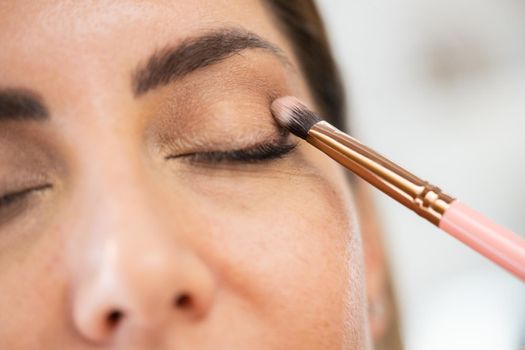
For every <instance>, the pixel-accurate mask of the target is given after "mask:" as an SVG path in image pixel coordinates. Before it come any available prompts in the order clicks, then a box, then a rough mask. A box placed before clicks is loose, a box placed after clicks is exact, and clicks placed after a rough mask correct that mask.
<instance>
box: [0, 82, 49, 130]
mask: <svg viewBox="0 0 525 350" xmlns="http://www.w3.org/2000/svg"><path fill="white" fill-rule="evenodd" d="M48 117H49V111H48V109H47V108H46V106H45V104H44V102H43V100H42V98H41V97H40V96H38V95H37V94H36V93H34V92H31V91H28V90H23V89H1V88H0V122H2V121H11V120H45V119H47V118H48Z"/></svg>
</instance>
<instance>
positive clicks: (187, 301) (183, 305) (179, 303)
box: [175, 293, 192, 309]
mask: <svg viewBox="0 0 525 350" xmlns="http://www.w3.org/2000/svg"><path fill="white" fill-rule="evenodd" d="M191 304H192V300H191V296H190V295H189V294H187V293H182V294H180V295H179V296H177V298H176V299H175V307H177V308H179V309H187V308H189V307H191Z"/></svg>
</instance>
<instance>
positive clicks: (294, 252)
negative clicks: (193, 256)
mask: <svg viewBox="0 0 525 350" xmlns="http://www.w3.org/2000/svg"><path fill="white" fill-rule="evenodd" d="M325 169H327V168H326V167H325ZM328 169H329V170H328V173H329V174H330V175H327V174H322V173H317V174H313V173H312V174H309V175H308V176H292V175H289V176H287V177H283V178H274V179H271V178H253V177H251V178H249V179H248V178H244V179H237V180H236V181H235V186H233V185H229V186H226V185H223V186H222V191H217V188H221V186H219V185H218V184H212V186H209V187H210V188H214V189H215V190H214V191H217V192H213V193H210V192H206V197H205V198H200V199H199V202H200V203H201V205H202V203H205V205H203V206H201V210H202V215H203V217H207V219H206V220H209V221H208V222H207V223H206V226H207V227H208V228H210V229H211V231H209V234H208V235H206V239H207V240H208V244H206V246H207V247H208V250H207V251H206V252H203V256H206V258H205V259H210V260H212V261H210V262H209V265H210V266H213V267H214V268H215V269H217V271H216V273H217V275H218V276H220V278H221V279H222V281H223V283H224V286H225V287H226V288H227V289H230V291H231V292H232V293H233V294H235V295H242V296H243V297H244V300H245V301H247V303H249V305H250V306H249V307H250V308H251V309H252V310H253V311H254V313H256V314H258V315H260V316H261V318H262V319H266V320H267V321H268V323H272V324H273V325H274V326H275V327H276V329H280V330H282V331H283V332H284V331H285V330H286V331H287V334H289V335H290V334H294V332H295V333H297V332H302V333H301V337H305V336H308V335H307V334H305V333H304V332H303V331H304V330H307V331H306V332H307V333H310V334H311V335H312V337H316V338H317V340H316V341H319V340H318V339H319V338H322V337H320V335H324V336H326V337H325V339H334V338H336V339H337V338H339V339H341V338H343V335H342V333H343V331H344V329H343V328H344V327H343V325H344V324H345V325H348V324H353V325H355V324H360V323H362V322H361V321H362V320H361V319H360V317H361V316H362V311H361V310H358V308H359V307H360V306H361V305H362V294H363V293H362V286H363V283H362V282H363V281H362V276H361V269H362V256H361V247H360V244H359V241H360V239H359V232H358V230H357V228H356V225H355V222H354V221H353V217H352V212H353V210H352V208H351V195H350V193H349V189H348V186H347V184H346V183H345V181H344V179H343V178H342V177H341V176H339V175H334V174H338V172H337V170H333V167H332V165H330V164H328ZM193 180H194V181H196V178H193ZM223 181H224V180H223ZM227 181H230V180H227ZM199 187H200V188H201V189H202V188H203V187H202V186H199ZM204 187H206V186H204ZM210 213H213V215H212V216H210ZM349 308H353V309H352V310H350V309H349ZM297 315H301V317H297ZM349 318H350V319H349ZM299 330H302V331H299ZM328 333H330V334H328ZM336 334H337V336H336Z"/></svg>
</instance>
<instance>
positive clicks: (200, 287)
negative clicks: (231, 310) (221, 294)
mask: <svg viewBox="0 0 525 350" xmlns="http://www.w3.org/2000/svg"><path fill="white" fill-rule="evenodd" d="M139 202H141V203H143V202H144V201H139ZM123 207H126V209H125V210H124V209H123ZM133 208H135V209H133ZM139 209H140V210H139ZM134 214H135V215H134ZM179 219H180V218H179ZM179 219H178V218H173V217H171V220H170V218H162V215H160V214H158V215H152V211H151V210H145V209H144V207H143V206H142V205H136V206H133V205H131V206H130V205H123V203H115V205H111V204H109V205H101V206H99V209H98V210H97V211H96V213H93V214H92V215H90V222H89V223H86V224H85V225H83V226H84V227H88V228H89V229H88V230H87V232H86V230H85V229H84V230H81V231H84V232H82V233H81V234H80V235H79V236H80V237H82V238H79V239H78V240H76V241H75V243H74V244H73V245H75V246H76V247H73V248H72V249H71V250H72V251H73V255H72V261H73V263H72V266H73V277H72V280H73V286H72V287H73V298H72V299H73V300H72V304H73V305H72V317H73V322H74V325H75V327H76V329H77V331H78V332H79V333H80V334H81V335H82V336H83V337H84V338H85V339H87V340H88V341H90V342H93V343H97V344H106V343H109V342H114V341H116V339H128V340H129V339H131V338H134V339H137V337H146V338H147V336H148V335H151V334H152V333H155V334H157V335H158V334H159V332H161V333H162V332H164V333H166V332H168V331H169V330H175V329H176V328H177V326H178V327H179V328H182V327H186V326H187V325H192V324H196V323H199V322H202V321H203V320H204V319H205V318H206V316H207V314H208V313H209V310H210V309H211V306H212V304H213V299H214V294H215V288H216V285H215V280H214V276H213V274H212V273H211V270H210V268H209V266H208V265H207V264H206V262H205V261H204V260H203V259H201V257H199V254H198V252H197V250H198V249H193V248H194V247H192V244H191V242H189V241H188V240H184V239H181V236H182V235H181V232H180V231H184V230H188V229H189V228H191V227H192V225H191V219H188V218H186V220H185V221H184V225H183V224H182V222H181V221H180V220H179ZM188 220H189V221H188ZM174 221H175V222H177V221H178V222H179V224H178V225H170V224H166V223H171V222H174ZM183 227H184V228H183ZM193 228H194V229H195V227H193Z"/></svg>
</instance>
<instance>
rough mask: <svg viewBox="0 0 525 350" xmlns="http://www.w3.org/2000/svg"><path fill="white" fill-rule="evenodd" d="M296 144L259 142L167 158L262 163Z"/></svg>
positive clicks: (279, 155) (287, 150) (285, 152)
mask: <svg viewBox="0 0 525 350" xmlns="http://www.w3.org/2000/svg"><path fill="white" fill-rule="evenodd" d="M296 146H297V144H287V143H282V142H279V143H261V144H256V145H254V146H249V147H247V148H243V149H238V150H230V151H209V152H195V153H184V154H179V155H173V156H168V157H167V159H175V158H187V160H188V161H190V162H193V163H211V164H213V163H240V164H242V163H252V164H253V163H263V162H267V161H270V160H274V159H279V158H283V157H284V156H286V155H287V154H289V153H291V152H292V151H293V150H294V149H295V147H296Z"/></svg>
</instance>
